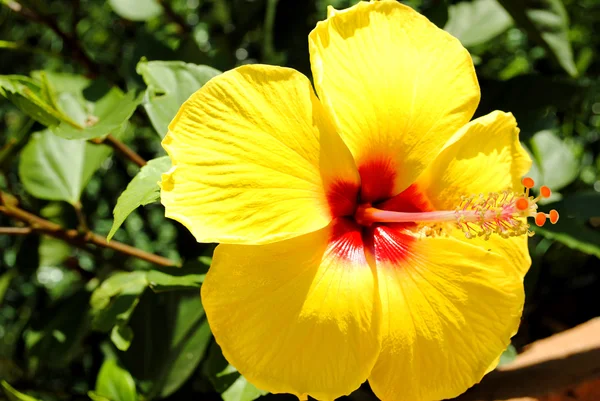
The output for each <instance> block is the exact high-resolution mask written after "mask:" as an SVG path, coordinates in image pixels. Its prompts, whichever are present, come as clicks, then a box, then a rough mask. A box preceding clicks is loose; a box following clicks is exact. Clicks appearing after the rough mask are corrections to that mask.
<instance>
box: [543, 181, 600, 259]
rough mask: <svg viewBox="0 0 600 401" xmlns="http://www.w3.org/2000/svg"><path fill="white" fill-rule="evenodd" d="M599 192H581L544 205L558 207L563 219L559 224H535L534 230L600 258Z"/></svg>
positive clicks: (546, 208)
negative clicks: (540, 225)
mask: <svg viewBox="0 0 600 401" xmlns="http://www.w3.org/2000/svg"><path fill="white" fill-rule="evenodd" d="M598 205H600V193H598V192H582V193H577V194H574V195H569V196H566V197H564V198H563V199H561V200H560V201H558V202H554V203H550V204H547V205H544V207H543V210H545V211H548V210H551V209H556V210H558V212H559V213H560V219H559V220H558V223H556V225H551V224H546V225H545V226H544V227H535V232H537V233H540V234H541V235H543V236H544V237H547V238H550V239H553V240H556V241H560V242H562V243H563V244H565V245H567V246H568V247H571V248H573V249H577V250H579V251H581V252H584V253H587V254H590V255H595V256H597V257H599V258H600V208H598Z"/></svg>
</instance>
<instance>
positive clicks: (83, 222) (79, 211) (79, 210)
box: [73, 202, 90, 233]
mask: <svg viewBox="0 0 600 401" xmlns="http://www.w3.org/2000/svg"><path fill="white" fill-rule="evenodd" d="M73 209H75V214H76V215H77V221H78V222H79V230H80V231H81V232H84V233H87V232H89V231H90V229H89V227H88V225H87V219H86V218H85V214H84V213H83V206H82V205H81V202H76V203H74V204H73Z"/></svg>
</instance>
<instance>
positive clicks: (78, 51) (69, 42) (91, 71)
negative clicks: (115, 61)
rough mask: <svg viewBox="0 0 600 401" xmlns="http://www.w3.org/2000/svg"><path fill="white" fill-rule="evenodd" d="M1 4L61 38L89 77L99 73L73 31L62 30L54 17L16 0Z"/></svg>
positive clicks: (98, 69) (98, 68) (95, 64)
mask: <svg viewBox="0 0 600 401" xmlns="http://www.w3.org/2000/svg"><path fill="white" fill-rule="evenodd" d="M3 4H5V5H6V6H7V7H8V8H10V9H11V10H12V11H14V12H15V13H17V14H19V15H21V16H23V17H25V18H27V19H29V20H30V21H33V22H36V23H38V24H43V25H46V26H47V27H48V28H50V29H51V30H52V31H53V32H54V33H55V34H56V35H57V36H58V37H60V38H61V39H62V41H63V44H64V45H65V47H66V48H68V49H69V50H70V51H71V54H72V55H73V58H74V59H75V60H76V61H77V62H79V63H80V64H81V65H83V67H84V68H85V69H86V70H87V72H88V75H89V77H90V78H96V77H97V76H98V75H100V66H99V65H98V64H97V63H96V62H94V61H93V60H92V59H91V58H90V56H88V54H87V53H86V51H85V50H84V49H83V47H81V44H80V43H79V41H78V40H77V38H76V36H75V35H74V33H68V32H65V31H63V30H62V29H61V28H60V27H59V26H58V24H57V22H56V21H55V20H54V19H52V18H50V17H48V16H46V15H42V14H38V13H37V12H35V11H34V10H32V9H29V8H25V7H23V5H21V4H20V3H19V2H17V1H14V0H9V1H8V2H6V3H3ZM74 18H75V17H74Z"/></svg>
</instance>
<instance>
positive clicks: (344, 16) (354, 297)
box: [161, 1, 558, 401]
mask: <svg viewBox="0 0 600 401" xmlns="http://www.w3.org/2000/svg"><path fill="white" fill-rule="evenodd" d="M309 43H310V57H311V65H312V72H313V77H314V86H315V88H316V92H317V94H318V97H317V95H315V93H314V92H313V87H312V85H311V83H310V81H309V80H308V79H307V78H306V77H305V76H303V75H302V74H300V73H299V72H297V71H295V70H292V69H288V68H282V67H273V66H266V65H249V66H243V67H239V68H236V69H234V70H231V71H229V72H226V73H224V74H222V75H220V76H218V77H216V78H213V79H212V80H211V81H210V82H209V83H207V84H206V85H205V86H204V87H203V88H202V89H201V90H199V91H198V92H196V93H195V94H194V95H192V97H191V98H190V99H189V100H188V101H187V102H186V103H185V104H184V105H183V106H182V107H181V109H180V111H179V113H178V114H177V116H176V117H175V119H174V120H173V122H172V123H171V125H170V126H169V133H168V135H167V136H166V138H165V139H164V142H163V146H164V147H165V149H166V150H167V152H168V153H169V155H170V157H171V159H172V161H173V166H174V167H173V169H172V170H171V171H169V172H168V173H167V174H165V175H164V176H163V179H162V195H161V197H162V202H163V204H164V206H165V209H166V215H167V216H168V217H170V218H173V219H175V220H178V221H179V222H181V223H183V224H184V225H185V226H186V227H187V228H188V229H189V230H190V231H191V232H192V233H193V234H194V236H195V237H196V238H197V240H198V241H199V242H218V243H220V244H221V245H219V246H218V247H217V249H216V250H215V254H214V259H213V264H212V266H211V268H210V271H209V273H208V275H207V277H206V280H205V282H204V285H203V287H202V300H203V304H204V307H205V309H206V314H207V317H208V320H209V323H210V326H211V328H212V331H213V333H214V336H215V339H216V340H217V342H218V343H219V344H220V346H221V348H222V350H223V354H224V355H225V357H226V358H227V359H228V360H229V361H230V363H231V364H232V365H233V366H235V367H236V368H237V369H238V370H239V371H240V372H241V373H242V374H243V375H244V376H245V377H246V378H247V379H248V380H249V381H250V382H252V383H254V384H256V385H257V386H258V387H260V388H262V389H264V390H268V391H271V392H274V393H282V392H287V393H293V394H296V395H298V396H299V397H301V398H302V397H306V396H307V395H310V396H312V397H314V398H317V399H320V400H332V399H335V398H337V397H339V396H342V395H344V394H349V393H350V392H352V391H353V390H355V389H356V388H358V387H359V386H360V385H361V383H363V382H365V381H366V380H368V381H369V383H370V385H371V387H372V389H373V391H374V392H375V394H376V395H377V396H378V397H380V398H381V399H383V400H406V401H421V400H422V401H431V400H440V399H444V398H450V397H453V396H456V395H458V394H460V393H462V392H464V391H465V390H466V389H467V388H469V387H470V386H471V385H473V384H474V383H476V382H478V381H479V380H480V379H481V378H482V377H483V375H484V374H485V373H487V372H488V371H490V370H491V369H493V367H494V366H495V364H496V363H497V361H498V359H499V356H500V354H501V353H502V351H503V350H504V349H505V348H506V347H507V345H508V344H509V342H510V338H511V336H512V335H513V334H514V333H515V332H516V330H517V327H518V325H519V320H520V316H521V311H522V308H523V298H524V295H523V276H524V274H525V272H526V271H527V269H528V268H529V265H530V262H531V261H530V257H529V254H528V251H527V233H528V230H527V227H528V226H527V224H526V221H525V219H524V217H527V216H534V215H535V216H537V217H536V221H537V222H538V223H542V224H543V221H542V220H545V219H546V217H549V218H550V220H552V221H553V222H555V221H556V219H557V218H558V215H557V214H556V212H552V214H551V215H548V216H547V215H545V214H543V216H542V214H539V215H537V214H536V209H537V206H536V202H537V198H536V199H534V198H533V197H530V196H529V193H528V192H527V193H526V194H523V193H522V186H521V177H522V176H523V174H525V173H526V172H527V171H528V169H529V167H530V163H531V162H530V159H529V157H528V155H527V153H526V152H525V151H524V150H523V148H522V147H521V145H520V143H519V140H518V132H519V131H518V128H517V126H516V122H515V119H514V118H513V116H512V115H511V114H510V113H503V112H493V113H491V114H489V115H486V116H484V117H481V118H478V119H476V120H474V121H471V122H469V120H470V119H471V117H472V116H473V113H474V111H475V109H476V107H477V104H478V102H479V96H480V93H479V86H478V83H477V78H476V75H475V71H474V68H473V63H472V61H471V57H470V56H469V53H468V52H467V51H466V50H465V49H464V48H463V47H462V46H461V44H460V43H459V42H458V40H456V39H455V38H453V37H452V36H450V35H449V34H447V33H446V32H444V31H442V30H440V29H438V28H437V27H435V26H434V25H433V24H432V23H430V22H429V21H428V20H427V19H426V18H425V17H423V16H421V15H419V14H418V13H417V12H415V11H413V10H412V9H410V8H409V7H406V6H403V5H401V4H399V3H397V2H395V1H381V2H371V3H365V2H361V3H359V4H357V5H356V6H354V7H351V8H349V9H347V10H343V11H335V10H330V12H329V15H328V18H327V20H325V21H322V22H320V23H319V24H318V25H317V27H316V28H315V29H314V30H313V31H312V32H311V34H310V36H309ZM530 181H531V180H530V179H527V180H525V181H524V184H525V186H526V187H531V186H532V182H530ZM527 191H528V190H527ZM542 192H544V194H545V195H549V190H548V189H547V188H544V190H543V191H542ZM479 194H484V195H479ZM472 195H476V196H472ZM467 237H468V238H471V239H468V238H467Z"/></svg>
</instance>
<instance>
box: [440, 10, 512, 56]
mask: <svg viewBox="0 0 600 401" xmlns="http://www.w3.org/2000/svg"><path fill="white" fill-rule="evenodd" d="M512 25H513V20H512V18H511V17H510V15H509V14H508V13H507V12H506V10H505V9H504V8H503V7H502V6H501V5H500V4H499V3H498V1H496V0H474V1H468V2H461V3H457V4H453V5H451V6H450V7H449V10H448V22H447V23H446V25H445V26H444V30H445V31H447V32H449V33H450V34H452V35H453V36H455V37H457V38H458V39H459V40H460V42H461V43H462V44H463V46H467V47H469V46H475V45H478V44H481V43H485V42H487V41H488V40H490V39H493V38H494V37H496V36H498V35H500V34H501V33H502V32H504V31H506V30H507V29H508V28H510V27H511V26H512Z"/></svg>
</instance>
